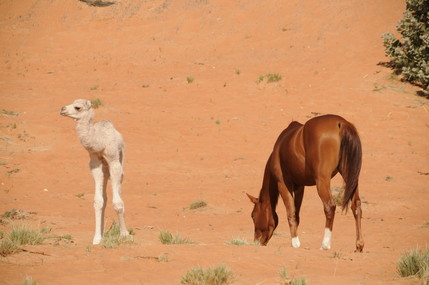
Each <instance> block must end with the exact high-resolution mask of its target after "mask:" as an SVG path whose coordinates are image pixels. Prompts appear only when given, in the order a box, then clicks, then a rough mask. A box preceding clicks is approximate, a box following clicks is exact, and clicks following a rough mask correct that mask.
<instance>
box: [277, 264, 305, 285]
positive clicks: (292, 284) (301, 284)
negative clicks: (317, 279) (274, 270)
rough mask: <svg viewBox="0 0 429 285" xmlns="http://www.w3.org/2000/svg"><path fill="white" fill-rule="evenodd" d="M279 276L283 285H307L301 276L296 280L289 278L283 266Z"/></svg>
mask: <svg viewBox="0 0 429 285" xmlns="http://www.w3.org/2000/svg"><path fill="white" fill-rule="evenodd" d="M279 274H280V278H281V283H282V284H285V285H307V280H306V279H305V277H303V276H301V277H300V278H298V279H293V278H292V279H291V278H289V274H288V272H287V270H286V267H284V266H283V268H282V269H281V270H280V271H279Z"/></svg>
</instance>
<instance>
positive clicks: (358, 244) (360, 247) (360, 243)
mask: <svg viewBox="0 0 429 285" xmlns="http://www.w3.org/2000/svg"><path fill="white" fill-rule="evenodd" d="M363 246H364V242H363V241H358V242H356V250H355V252H362V251H363Z"/></svg>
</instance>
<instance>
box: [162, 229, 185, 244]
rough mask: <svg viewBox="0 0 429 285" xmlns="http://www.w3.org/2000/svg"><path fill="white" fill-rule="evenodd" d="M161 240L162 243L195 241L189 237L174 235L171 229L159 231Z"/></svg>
mask: <svg viewBox="0 0 429 285" xmlns="http://www.w3.org/2000/svg"><path fill="white" fill-rule="evenodd" d="M159 240H160V241H161V243H162V244H191V243H193V242H192V241H191V240H190V239H189V238H183V237H180V236H178V235H176V236H173V235H172V234H171V233H170V232H169V231H161V232H160V233H159Z"/></svg>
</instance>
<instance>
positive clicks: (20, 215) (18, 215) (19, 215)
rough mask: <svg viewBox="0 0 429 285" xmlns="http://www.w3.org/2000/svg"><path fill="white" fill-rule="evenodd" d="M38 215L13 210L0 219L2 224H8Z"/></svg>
mask: <svg viewBox="0 0 429 285" xmlns="http://www.w3.org/2000/svg"><path fill="white" fill-rule="evenodd" d="M32 214H36V213H35V212H26V211H23V210H17V209H12V210H10V211H6V212H4V213H3V215H1V217H0V223H2V224H7V223H9V222H10V221H11V220H24V219H27V218H28V217H29V216H30V215H32Z"/></svg>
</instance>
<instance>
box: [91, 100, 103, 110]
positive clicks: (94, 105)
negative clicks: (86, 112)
mask: <svg viewBox="0 0 429 285" xmlns="http://www.w3.org/2000/svg"><path fill="white" fill-rule="evenodd" d="M91 106H92V108H94V109H98V108H99V107H100V106H103V102H101V100H100V99H98V98H97V99H94V100H91Z"/></svg>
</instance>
